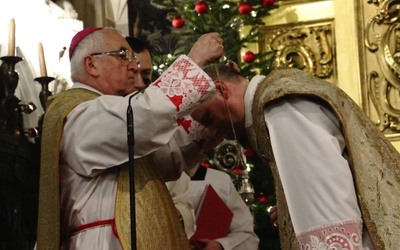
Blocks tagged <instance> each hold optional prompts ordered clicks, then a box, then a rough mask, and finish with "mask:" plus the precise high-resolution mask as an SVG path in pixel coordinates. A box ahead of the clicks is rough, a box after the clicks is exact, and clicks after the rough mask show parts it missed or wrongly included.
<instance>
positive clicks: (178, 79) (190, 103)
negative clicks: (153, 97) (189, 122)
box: [154, 56, 214, 117]
mask: <svg viewBox="0 0 400 250" xmlns="http://www.w3.org/2000/svg"><path fill="white" fill-rule="evenodd" d="M211 82H212V81H211V79H209V78H208V76H207V75H206V74H205V73H204V72H203V70H201V69H200V68H199V67H198V66H197V65H196V64H195V63H193V62H192V61H191V60H190V58H188V57H186V56H181V57H179V58H178V59H177V60H176V61H175V62H174V63H173V64H172V65H171V66H170V67H169V68H168V70H166V71H165V72H164V73H163V74H162V75H161V77H160V78H158V79H157V81H156V82H155V83H154V85H155V86H157V87H159V88H160V89H159V93H160V94H162V95H166V96H167V97H168V98H169V99H170V100H171V101H172V103H173V104H174V105H175V106H176V108H177V110H178V113H177V117H182V116H184V115H187V114H189V113H190V112H191V111H192V110H193V109H194V108H195V107H197V106H198V105H199V103H200V102H201V101H204V100H205V99H207V98H208V96H209V95H211V94H212V91H211V90H213V87H214V86H213V85H212V84H211ZM195 104H197V105H195Z"/></svg>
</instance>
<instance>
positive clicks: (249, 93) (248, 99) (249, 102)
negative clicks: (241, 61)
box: [244, 75, 265, 128]
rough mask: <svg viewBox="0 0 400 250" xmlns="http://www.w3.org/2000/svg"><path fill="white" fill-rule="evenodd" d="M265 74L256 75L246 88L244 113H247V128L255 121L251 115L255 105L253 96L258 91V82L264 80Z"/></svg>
mask: <svg viewBox="0 0 400 250" xmlns="http://www.w3.org/2000/svg"><path fill="white" fill-rule="evenodd" d="M264 78H265V76H263V75H256V76H254V77H253V78H252V79H251V81H250V83H249V86H248V87H247V89H246V93H245V94H244V115H245V124H244V126H245V128H248V127H250V126H251V124H252V123H253V117H252V115H251V109H252V106H253V97H254V93H255V92H256V89H257V86H258V84H259V83H260V82H261V81H262V80H264Z"/></svg>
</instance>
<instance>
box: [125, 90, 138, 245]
mask: <svg viewBox="0 0 400 250" xmlns="http://www.w3.org/2000/svg"><path fill="white" fill-rule="evenodd" d="M139 93H140V91H138V92H136V93H135V94H133V95H131V96H130V97H129V101H128V109H127V111H126V120H127V136H128V139H127V140H128V154H129V196H130V203H131V204H130V208H131V209H130V210H131V211H130V213H131V249H132V250H136V205H135V169H134V155H135V154H134V146H135V136H134V129H133V110H132V105H131V100H132V98H133V97H134V96H135V95H137V94H139Z"/></svg>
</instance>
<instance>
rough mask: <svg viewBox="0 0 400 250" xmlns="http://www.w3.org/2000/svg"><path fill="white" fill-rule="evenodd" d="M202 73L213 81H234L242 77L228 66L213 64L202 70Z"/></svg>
mask: <svg viewBox="0 0 400 250" xmlns="http://www.w3.org/2000/svg"><path fill="white" fill-rule="evenodd" d="M203 70H204V72H206V74H207V75H209V76H210V77H211V79H212V80H213V81H217V80H234V79H238V78H242V77H243V76H242V75H241V74H240V72H238V71H237V70H236V69H234V68H233V67H232V66H231V65H229V64H222V63H214V64H209V65H207V66H205V67H204V68H203ZM232 82H236V81H232Z"/></svg>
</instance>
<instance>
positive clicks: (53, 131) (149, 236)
mask: <svg viewBox="0 0 400 250" xmlns="http://www.w3.org/2000/svg"><path fill="white" fill-rule="evenodd" d="M98 96H99V95H98V94H97V93H94V92H92V91H89V90H86V89H71V90H68V91H65V92H62V93H60V94H58V95H55V96H52V97H50V98H51V99H50V98H49V102H48V107H47V111H46V114H45V117H44V123H43V133H42V142H41V173H40V188H39V218H38V236H37V249H38V250H42V249H48V250H54V249H59V248H60V244H61V242H60V240H61V236H60V195H59V194H60V192H59V149H60V148H59V147H60V140H61V136H62V130H63V126H64V119H65V118H66V116H67V115H68V113H69V112H71V110H72V109H73V108H74V107H76V106H77V105H78V104H80V103H82V102H85V101H89V100H92V99H95V98H97V97H98ZM134 164H135V165H134V171H135V200H136V203H135V204H136V206H135V208H136V242H137V243H136V245H137V249H139V250H142V249H152V250H153V249H154V250H157V249H160V250H164V249H169V250H176V249H190V246H189V241H188V239H187V237H186V235H185V232H184V230H183V228H182V225H181V224H180V222H179V218H178V214H177V211H176V209H175V206H174V204H173V201H172V198H171V196H170V194H169V192H168V190H167V188H166V186H165V183H164V182H163V181H162V179H161V177H160V176H159V174H158V173H157V172H156V170H155V169H154V167H152V166H153V162H152V161H151V159H150V158H149V157H144V158H140V159H137V160H135V163H134ZM116 167H118V168H120V174H119V181H118V190H117V197H116V207H115V225H116V228H117V233H118V236H119V238H120V241H121V244H122V246H123V248H124V249H131V247H130V237H131V234H130V233H131V232H130V203H129V201H130V198H129V172H128V163H126V164H123V165H122V166H116ZM93 240H95V239H93Z"/></svg>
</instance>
